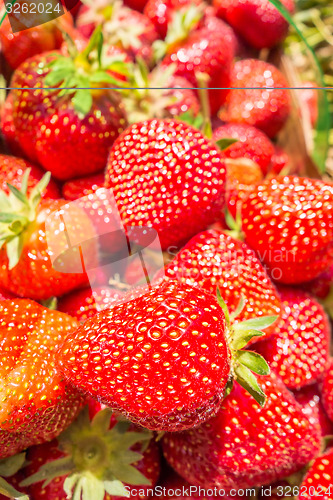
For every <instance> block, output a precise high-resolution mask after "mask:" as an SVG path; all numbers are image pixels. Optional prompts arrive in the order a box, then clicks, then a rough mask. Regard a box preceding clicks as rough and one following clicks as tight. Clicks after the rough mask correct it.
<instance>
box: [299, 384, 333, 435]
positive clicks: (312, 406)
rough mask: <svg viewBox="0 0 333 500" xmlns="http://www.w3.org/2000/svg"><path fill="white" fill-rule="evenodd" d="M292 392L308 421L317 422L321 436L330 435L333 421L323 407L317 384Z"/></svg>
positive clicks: (315, 423)
mask: <svg viewBox="0 0 333 500" xmlns="http://www.w3.org/2000/svg"><path fill="white" fill-rule="evenodd" d="M293 394H294V396H295V399H296V401H297V402H298V403H299V404H300V405H301V406H302V411H303V413H304V415H306V416H307V417H308V419H309V420H310V422H311V423H312V424H313V425H318V423H319V425H320V428H321V434H322V436H323V437H325V436H331V435H332V434H333V421H332V420H330V419H329V418H328V416H327V413H326V411H325V409H324V406H323V403H322V398H321V393H320V389H319V387H318V385H311V386H307V387H304V388H303V389H300V390H298V391H294V393H293Z"/></svg>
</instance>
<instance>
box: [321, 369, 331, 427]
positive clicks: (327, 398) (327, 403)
mask: <svg viewBox="0 0 333 500" xmlns="http://www.w3.org/2000/svg"><path fill="white" fill-rule="evenodd" d="M321 395H322V402H323V405H324V408H325V410H326V412H327V415H328V416H329V417H330V419H331V420H332V421H333V359H331V362H330V365H329V367H328V369H327V371H326V373H325V377H324V379H323V382H322V385H321Z"/></svg>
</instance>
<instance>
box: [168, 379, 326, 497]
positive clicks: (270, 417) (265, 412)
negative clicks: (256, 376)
mask: <svg viewBox="0 0 333 500" xmlns="http://www.w3.org/2000/svg"><path fill="white" fill-rule="evenodd" d="M260 383H261V384H262V385H263V387H265V391H266V394H267V400H266V404H265V407H264V408H260V406H259V405H258V404H257V403H256V402H254V401H253V399H252V398H251V396H250V395H249V394H248V393H247V392H246V391H245V390H244V389H243V388H242V387H240V386H239V385H238V384H237V383H236V384H235V385H234V388H233V390H232V392H231V393H230V395H229V396H228V397H227V398H226V399H225V400H224V402H223V403H222V406H221V410H220V411H219V413H218V414H217V415H216V416H215V417H213V418H212V419H210V420H208V421H207V422H205V423H204V424H202V425H201V426H200V427H198V428H197V429H190V430H188V431H185V432H182V433H169V434H166V435H165V436H164V437H163V451H164V456H165V458H166V459H167V461H168V462H169V464H170V465H171V466H172V467H173V468H174V469H175V470H176V471H177V472H178V474H180V475H181V476H182V477H184V478H185V479H186V480H187V481H189V482H190V483H192V484H195V485H199V486H203V487H206V488H213V487H218V488H223V489H225V491H227V492H228V491H230V490H231V489H236V490H239V489H240V488H250V487H254V486H261V485H263V484H269V483H271V482H273V481H276V480H278V479H282V478H284V477H286V476H288V475H290V474H292V473H294V472H296V471H298V470H299V469H301V468H302V467H303V466H304V465H306V464H307V463H308V462H309V461H310V460H311V459H312V458H314V457H315V456H316V455H317V453H318V451H319V450H320V431H319V428H318V427H317V426H313V425H312V424H311V423H310V422H309V420H308V419H307V418H306V417H305V416H304V415H303V413H302V410H301V407H300V406H299V405H298V403H297V402H296V401H295V399H294V397H293V396H292V395H291V393H290V392H289V391H288V390H287V389H286V387H285V385H284V384H283V383H282V382H281V381H280V380H279V379H278V378H276V377H275V376H274V375H271V376H270V377H267V378H266V377H265V378H260Z"/></svg>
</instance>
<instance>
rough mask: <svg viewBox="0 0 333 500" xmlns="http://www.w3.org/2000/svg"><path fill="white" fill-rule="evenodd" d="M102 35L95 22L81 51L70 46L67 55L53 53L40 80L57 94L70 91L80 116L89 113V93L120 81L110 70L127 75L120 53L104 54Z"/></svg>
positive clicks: (121, 84) (126, 66) (115, 84)
mask: <svg viewBox="0 0 333 500" xmlns="http://www.w3.org/2000/svg"><path fill="white" fill-rule="evenodd" d="M103 41H104V37H103V33H102V29H101V27H100V26H99V27H98V28H96V30H95V31H94V33H93V34H92V35H91V38H90V40H89V42H88V45H87V47H86V48H85V49H84V50H83V52H81V53H77V51H76V50H72V54H71V56H57V57H56V59H54V60H53V61H51V62H50V63H49V65H48V67H49V68H50V71H49V73H48V74H47V75H46V77H45V80H44V83H45V85H46V86H48V87H50V89H49V91H50V92H58V97H62V96H64V95H68V94H70V95H71V99H72V102H73V105H74V109H75V111H76V112H77V113H78V114H79V115H82V116H85V115H86V114H87V113H89V111H90V109H91V107H92V104H93V93H94V92H96V91H97V90H98V88H99V87H102V88H104V87H110V88H112V87H116V88H119V87H122V86H123V85H124V82H123V81H122V80H119V79H118V78H116V77H115V76H113V75H112V74H110V72H111V71H112V72H114V73H117V74H119V75H125V76H127V75H128V74H129V73H130V71H129V64H126V63H125V62H124V60H123V58H122V57H121V56H116V57H114V56H113V57H107V55H106V54H105V50H104V44H103Z"/></svg>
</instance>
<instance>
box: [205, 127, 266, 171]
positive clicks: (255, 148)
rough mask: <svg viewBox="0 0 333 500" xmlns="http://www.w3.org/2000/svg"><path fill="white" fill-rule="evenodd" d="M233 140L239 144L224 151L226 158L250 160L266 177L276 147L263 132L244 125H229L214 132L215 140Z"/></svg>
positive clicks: (232, 145)
mask: <svg viewBox="0 0 333 500" xmlns="http://www.w3.org/2000/svg"><path fill="white" fill-rule="evenodd" d="M225 138H232V139H236V140H237V142H235V143H234V144H231V145H230V146H229V147H228V148H226V149H225V150H224V151H222V154H223V156H225V157H226V158H232V159H235V158H248V159H250V160H252V161H253V162H255V163H257V164H258V165H259V166H260V168H261V170H262V173H263V174H264V175H265V174H267V172H268V171H269V169H270V165H271V161H272V156H273V155H274V146H273V144H272V142H271V141H270V140H269V139H268V137H267V136H266V135H265V134H264V133H263V132H261V130H258V129H256V128H255V127H251V126H250V125H246V124H242V123H227V124H225V125H222V126H220V127H218V128H217V129H215V130H214V134H213V139H214V140H215V141H216V142H217V141H219V140H220V139H225Z"/></svg>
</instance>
